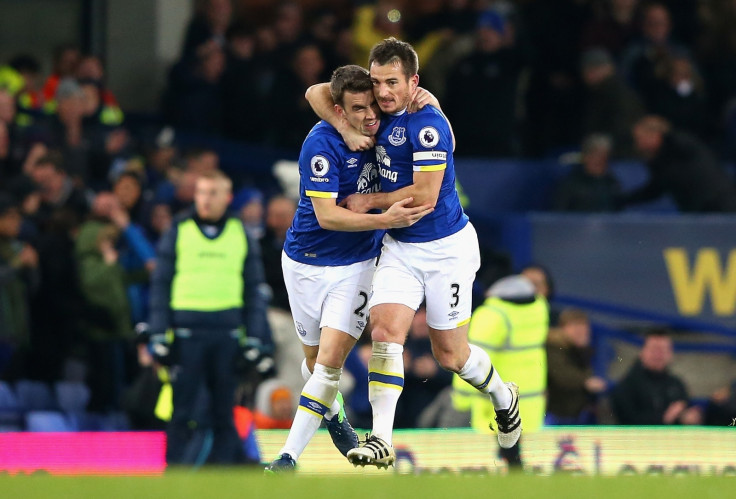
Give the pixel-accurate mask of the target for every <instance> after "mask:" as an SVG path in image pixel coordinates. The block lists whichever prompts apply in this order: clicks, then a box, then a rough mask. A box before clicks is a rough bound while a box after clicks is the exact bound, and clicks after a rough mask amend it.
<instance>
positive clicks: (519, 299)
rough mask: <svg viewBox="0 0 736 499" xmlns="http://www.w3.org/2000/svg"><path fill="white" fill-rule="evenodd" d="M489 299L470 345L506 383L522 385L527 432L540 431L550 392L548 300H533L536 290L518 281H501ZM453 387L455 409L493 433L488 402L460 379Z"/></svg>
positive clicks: (478, 313) (476, 318)
mask: <svg viewBox="0 0 736 499" xmlns="http://www.w3.org/2000/svg"><path fill="white" fill-rule="evenodd" d="M486 296H487V297H488V298H487V299H486V301H485V302H484V303H483V304H482V305H481V306H479V307H478V308H477V309H476V310H475V311H474V312H473V316H472V318H471V320H470V330H469V332H468V340H469V341H470V343H473V344H475V345H477V346H479V347H481V348H483V349H484V350H485V351H486V352H487V353H488V355H489V356H490V358H491V361H492V362H493V365H494V367H495V368H496V369H497V370H498V372H500V373H503V376H504V379H509V380H513V381H514V383H516V384H518V385H519V413H520V415H521V420H522V421H523V423H522V424H523V431H524V433H530V432H534V431H537V430H539V429H540V428H541V427H542V424H543V421H544V412H545V390H546V388H547V352H546V349H545V341H546V339H547V331H548V328H549V308H548V304H547V300H546V299H545V298H544V297H543V296H541V295H535V292H534V285H533V284H532V283H531V281H529V280H528V279H527V278H526V277H523V276H520V275H513V276H509V277H505V278H503V279H500V280H499V281H497V282H496V283H495V284H494V285H493V286H491V288H490V289H489V290H488V292H487V294H486ZM452 384H453V397H452V401H453V406H454V407H455V409H456V410H459V411H470V425H471V426H472V427H473V428H475V429H477V430H480V431H483V432H489V431H490V429H489V427H488V421H492V420H493V417H494V416H495V414H494V411H493V404H492V403H491V401H490V400H489V398H488V397H487V396H483V395H482V394H481V393H479V392H478V391H476V390H474V389H473V388H472V387H471V386H469V385H468V384H467V383H465V382H464V381H463V380H462V379H460V378H459V377H458V376H457V375H455V376H454V377H453V383H452Z"/></svg>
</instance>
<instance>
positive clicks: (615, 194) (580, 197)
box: [554, 134, 622, 213]
mask: <svg viewBox="0 0 736 499" xmlns="http://www.w3.org/2000/svg"><path fill="white" fill-rule="evenodd" d="M610 154H611V139H609V138H608V136H606V135H600V134H591V135H589V136H587V137H586V138H585V140H584V141H583V150H582V153H581V164H580V165H575V166H574V167H573V170H572V171H571V172H570V173H569V174H568V176H567V177H565V178H564V179H563V180H562V181H561V182H560V184H559V185H558V186H557V192H556V195H555V202H554V209H555V210H557V211H576V212H586V213H592V212H611V211H617V210H619V209H620V207H621V201H622V192H621V186H620V185H619V182H618V180H617V179H616V177H615V176H613V174H611V172H610V171H608V158H609V156H610Z"/></svg>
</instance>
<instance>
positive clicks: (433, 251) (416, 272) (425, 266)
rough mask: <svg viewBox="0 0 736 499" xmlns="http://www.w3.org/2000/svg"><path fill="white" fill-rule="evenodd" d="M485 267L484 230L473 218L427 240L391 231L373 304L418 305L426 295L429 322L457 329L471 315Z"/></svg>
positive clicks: (378, 271) (375, 282)
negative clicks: (477, 282)
mask: <svg viewBox="0 0 736 499" xmlns="http://www.w3.org/2000/svg"><path fill="white" fill-rule="evenodd" d="M479 268H480V250H479V248H478V235H477V234H476V232H475V228H474V227H473V226H472V225H471V223H470V222H468V224H467V225H466V226H465V227H463V228H462V229H461V230H460V231H458V232H456V233H455V234H452V235H450V236H447V237H443V238H442V239H436V240H434V241H428V242H424V243H403V242H401V241H397V240H396V239H394V238H393V237H391V236H389V235H388V234H386V235H385V236H384V237H383V249H382V251H381V256H380V258H379V259H378V267H377V268H376V273H375V275H374V276H373V287H372V290H371V297H370V300H369V307H375V306H376V305H380V304H382V303H400V304H402V305H406V306H407V307H409V308H412V309H413V310H417V309H418V308H419V305H421V304H422V301H423V300H425V299H426V306H427V324H428V325H429V327H431V328H433V329H438V330H447V329H455V328H456V327H459V326H462V325H464V324H467V323H468V322H469V321H470V314H471V312H472V305H473V304H472V301H473V281H474V280H475V273H476V272H477V271H478V269H479Z"/></svg>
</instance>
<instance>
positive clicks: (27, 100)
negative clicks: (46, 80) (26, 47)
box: [9, 54, 43, 127]
mask: <svg viewBox="0 0 736 499" xmlns="http://www.w3.org/2000/svg"><path fill="white" fill-rule="evenodd" d="M9 64H10V67H12V68H13V69H15V70H16V71H17V72H18V74H20V75H21V76H22V77H23V82H24V84H25V86H24V87H23V90H21V92H20V94H18V95H17V100H18V117H17V123H18V124H19V125H20V126H23V127H27V126H30V125H32V124H33V122H34V117H35V115H37V114H38V113H39V112H41V108H42V106H43V95H42V94H41V64H40V63H39V62H38V60H37V59H36V58H35V57H33V56H31V55H28V54H19V55H17V56H15V57H13V58H12V59H11V60H10V63H9Z"/></svg>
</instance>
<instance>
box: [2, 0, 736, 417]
mask: <svg viewBox="0 0 736 499" xmlns="http://www.w3.org/2000/svg"><path fill="white" fill-rule="evenodd" d="M196 4H197V5H196V9H195V12H193V17H192V19H191V22H190V24H189V25H188V27H187V30H186V36H185V39H184V41H183V46H182V52H181V57H180V59H179V60H178V61H177V62H176V64H174V65H173V66H172V68H171V70H170V73H169V77H168V83H167V86H166V88H165V89H163V92H162V98H161V106H160V109H157V110H156V109H152V110H150V115H149V116H146V117H145V119H144V120H141V119H140V116H137V117H135V118H136V119H132V117H130V116H126V110H125V109H124V107H121V105H120V103H118V101H117V100H116V98H115V95H114V94H113V92H111V91H110V88H109V84H110V82H109V81H107V80H106V77H105V66H104V60H103V59H102V58H101V57H100V56H98V55H96V54H86V53H84V52H83V51H82V50H81V49H80V47H77V46H75V45H64V46H59V47H58V48H57V49H56V50H55V52H54V53H53V54H48V56H49V58H52V59H53V70H52V72H51V73H50V74H44V73H42V71H41V67H42V66H43V64H42V63H41V62H42V61H39V60H38V59H36V58H34V57H33V56H30V55H26V54H25V52H24V51H23V47H18V50H17V55H16V56H15V57H13V58H11V59H10V60H8V61H0V305H1V308H0V332H1V334H0V373H1V375H2V378H3V379H4V380H6V381H9V382H11V383H16V382H18V381H19V380H28V379H32V380H37V381H41V382H42V383H44V384H51V383H54V384H58V383H59V382H66V383H70V382H71V383H79V384H82V385H83V386H84V387H86V389H87V390H88V392H84V393H87V395H84V393H83V394H82V395H81V400H82V401H83V402H82V405H83V407H81V409H82V410H83V411H86V412H90V413H98V414H108V413H119V412H120V411H122V410H125V411H127V413H128V417H129V424H132V425H133V426H134V427H141V428H144V427H152V426H153V427H155V426H156V424H157V423H156V418H155V416H154V415H153V407H152V405H155V401H156V395H157V392H156V391H155V390H156V387H158V388H160V384H161V380H160V379H158V377H157V376H155V375H151V372H150V369H149V368H150V366H151V362H152V359H151V358H150V355H147V353H146V349H145V348H140V347H143V345H138V344H136V333H135V331H134V325H135V324H136V323H138V322H142V321H145V320H146V317H147V307H148V302H147V300H148V283H149V277H150V274H151V272H152V270H153V268H154V267H155V265H156V258H155V247H156V243H157V241H158V240H159V238H160V236H161V235H162V233H164V232H165V231H166V230H168V229H169V227H170V226H171V223H172V218H173V217H175V216H176V215H177V213H180V212H181V211H182V210H185V209H187V208H188V207H189V206H190V205H191V203H192V196H193V188H194V181H195V179H196V178H197V176H198V175H199V174H201V173H203V172H208V171H212V170H214V169H217V168H218V167H219V166H220V156H219V151H218V150H217V148H212V147H209V146H201V145H200V144H199V143H197V141H196V140H190V141H187V143H186V144H182V143H181V142H180V141H177V140H176V137H177V136H178V135H179V134H180V133H188V134H190V135H188V136H189V137H197V134H202V136H205V135H206V136H210V137H211V136H212V135H215V136H216V137H221V138H223V139H226V140H229V141H232V142H234V143H240V142H244V143H248V144H255V145H258V146H263V147H270V148H274V149H275V150H278V151H285V152H286V155H287V156H288V157H292V158H293V157H295V155H296V153H297V152H298V149H299V147H300V145H301V143H302V141H303V139H304V137H305V135H306V133H307V132H308V131H309V129H310V128H311V127H312V126H313V124H314V123H315V121H316V117H315V115H314V114H313V112H312V111H311V109H310V108H309V106H308V104H307V102H306V100H305V99H304V92H305V90H306V89H307V88H308V87H309V86H310V85H312V84H315V83H318V82H322V81H327V80H328V79H329V76H330V74H331V72H332V70H333V69H334V68H336V67H337V66H339V65H343V64H347V63H356V64H362V65H365V64H366V61H367V53H368V51H369V50H370V47H371V46H372V45H373V44H374V43H375V42H377V41H379V40H381V39H383V38H385V37H388V36H395V37H397V38H400V39H402V40H406V41H410V42H411V43H412V44H414V46H415V47H416V49H417V52H418V54H419V58H420V61H421V67H420V70H419V73H420V76H421V81H420V84H421V85H422V86H424V87H425V88H427V89H428V90H430V91H431V92H433V93H434V94H435V95H436V96H437V97H438V98H439V100H440V102H441V103H442V105H443V109H444V111H445V112H446V114H447V116H448V117H449V119H450V121H451V122H452V124H453V128H454V132H455V134H456V137H457V143H458V147H457V151H456V155H457V156H459V157H462V156H468V157H526V158H540V157H550V156H555V155H558V154H560V153H563V152H567V151H577V150H579V149H580V147H581V145H582V150H583V155H582V158H583V159H582V166H581V167H580V168H579V169H576V170H574V171H573V172H572V173H571V176H570V177H569V178H568V179H565V181H563V183H562V184H561V185H560V186H559V189H558V194H557V196H556V198H555V201H554V205H551V206H549V209H560V210H569V211H616V210H619V209H621V208H622V207H623V206H625V205H627V204H629V203H635V202H639V201H642V200H645V199H648V198H647V196H649V198H651V196H654V195H658V194H661V192H663V191H667V190H669V191H670V192H671V193H672V194H673V196H674V198H675V200H676V202H677V204H678V207H679V208H680V209H681V210H682V211H696V212H704V211H736V195H734V193H736V188H734V187H733V182H732V180H731V178H730V177H728V176H727V174H726V173H723V171H725V170H724V169H723V164H725V163H728V162H730V161H732V160H733V159H734V157H733V155H734V153H736V151H735V150H734V149H733V144H735V143H736V140H735V139H736V105H735V104H736V3H734V2H733V1H730V0H710V1H688V0H660V1H653V2H650V1H640V0H516V1H512V0H495V1H494V0H424V1H421V2H418V1H417V2H413V1H408V0H405V1H399V0H388V1H386V0H379V1H377V2H357V1H350V0H332V1H317V0H310V1H306V0H304V1H301V2H299V1H284V2H278V3H276V2H257V1H248V0H242V1H239V2H238V1H235V2H231V1H229V0H202V1H199V2H196ZM652 115H656V116H652ZM142 121H144V122H145V124H146V126H141V122H142ZM152 123H153V124H155V126H150V125H151V124H152ZM632 131H634V132H636V133H632ZM647 134H649V135H647ZM652 134H654V135H658V136H659V137H660V139H661V137H663V136H666V137H669V138H668V139H667V140H665V142H666V143H667V144H669V147H670V149H669V152H668V154H669V155H670V156H668V157H670V158H673V159H677V160H680V159H682V156H684V155H685V154H684V153H683V154H678V153H677V152H678V151H680V152H682V151H687V153H688V154H689V153H692V155H693V156H689V157H688V161H690V165H693V168H692V169H689V170H688V169H687V168H685V167H683V169H678V172H679V173H677V172H675V173H674V177H677V178H676V179H675V180H672V179H673V175H672V174H670V173H671V172H670V173H667V168H668V164H664V165H662V163H663V162H665V163H666V161H665V159H662V156H661V155H660V157H659V158H657V155H658V154H659V152H660V149H659V147H660V146H659V145H657V144H655V145H654V146H652V143H651V135H652ZM668 141H669V142H668ZM655 142H656V139H655ZM202 143H205V142H202ZM672 151H675V152H674V153H673V152H672ZM638 157H641V158H642V159H644V160H646V161H648V162H649V164H650V168H654V167H655V166H657V167H659V168H660V170H657V171H659V173H656V171H655V170H654V169H653V170H652V174H653V175H655V176H656V175H658V174H659V175H660V176H661V177H660V184H661V185H659V186H657V188H654V187H651V186H650V187H651V188H650V190H649V191H647V192H638V193H635V194H629V195H624V194H622V193H621V192H620V188H619V187H618V185H617V184H616V181H615V178H613V177H612V176H611V174H610V173H609V172H608V171H607V166H606V165H607V162H608V161H609V158H638ZM705 163H708V165H710V166H708V167H707V168H706V167H701V165H703V164H705ZM696 166H697V167H696ZM662 170H663V171H662ZM683 171H684V172H685V173H682V172H683ZM231 173H232V172H231ZM683 175H685V177H684V178H683ZM233 176H234V177H235V179H236V181H237V185H236V196H235V198H234V201H233V206H232V209H233V210H234V211H235V212H237V213H239V214H240V216H241V217H242V218H243V220H244V221H245V223H246V226H247V227H248V228H249V229H250V230H251V231H252V233H253V234H254V235H255V236H256V237H257V238H259V239H260V241H261V245H262V248H263V258H264V263H265V267H266V270H267V280H268V284H269V285H270V287H271V290H272V301H271V308H272V313H271V314H270V315H269V319H270V320H272V321H273V323H272V324H271V326H272V329H273V331H274V335H275V336H276V338H275V342H276V345H277V351H275V352H258V353H257V355H255V356H253V355H251V357H250V358H249V360H250V361H249V362H246V365H245V367H244V389H243V390H242V396H241V399H240V400H238V401H237V402H238V403H240V404H242V405H244V406H248V407H251V408H254V409H256V410H257V412H260V413H262V415H263V417H260V418H259V419H258V418H257V419H258V421H260V423H259V424H260V425H262V426H263V427H286V428H288V419H289V418H290V417H291V413H292V412H293V397H294V394H295V393H297V394H298V390H299V389H300V387H301V384H302V380H301V376H300V374H299V372H298V371H299V368H298V366H299V363H300V360H299V359H300V357H301V351H300V349H299V347H298V342H297V339H296V338H295V337H292V336H293V323H291V322H290V319H289V318H288V301H287V299H286V292H285V289H284V284H283V279H282V276H281V275H280V263H279V262H280V255H281V245H282V244H283V238H284V234H285V231H286V230H287V229H288V227H289V225H290V223H291V217H292V216H293V213H294V209H295V204H294V200H293V199H291V198H290V197H289V196H288V195H284V194H288V193H281V192H278V191H277V190H273V189H259V188H258V187H257V186H258V185H259V182H258V173H257V172H250V171H248V170H247V168H246V169H244V170H242V171H238V172H235V174H234V175H233ZM724 179H725V181H724ZM700 181H702V182H703V184H702V185H703V187H702V188H699V189H692V188H691V186H692V182H700ZM668 182H669V183H668ZM662 185H664V187H663V186H662ZM699 185H700V184H699ZM714 186H717V188H715V187H714ZM688 188H689V189H690V191H693V192H694V194H693V196H695V197H698V196H700V197H703V196H706V193H708V192H711V191H718V192H719V193H721V195H720V196H719V197H718V198H717V199H715V200H713V199H692V196H691V197H688V196H689V195H687V196H686V195H684V194H683V197H679V196H678V194H680V193H681V192H680V191H682V190H683V189H685V190H687V189H688ZM573 316H574V318H578V319H579V317H577V316H575V315H574V314H573ZM417 317H418V319H417V321H415V325H414V326H413V327H412V331H411V333H410V340H409V342H408V343H407V356H408V358H407V361H406V366H407V377H406V386H407V389H406V391H405V393H404V396H403V398H402V405H401V406H400V408H399V413H398V417H397V425H398V426H403V427H414V426H417V425H418V424H419V420H420V415H421V410H422V409H423V408H425V407H427V406H429V405H430V403H431V402H432V401H433V400H435V396H436V394H438V393H440V392H442V391H443V389H444V388H446V387H448V386H450V385H451V381H452V378H451V376H450V375H449V374H447V373H445V372H443V371H442V370H441V369H439V368H438V366H437V364H436V362H434V359H433V358H432V356H431V351H430V350H429V347H428V345H429V342H428V338H427V333H426V323H425V324H423V323H422V321H421V318H422V315H421V314H418V316H417ZM581 320H582V319H581ZM583 322H585V321H583ZM284 331H286V332H284ZM556 338H557V339H556V340H555V341H562V340H559V337H556ZM582 347H586V345H582ZM582 347H581V348H582ZM369 351H370V348H368V349H365V348H358V349H357V350H356V352H355V355H354V356H352V358H351V360H349V362H348V366H347V370H348V371H350V372H351V374H353V376H352V377H353V379H354V382H353V386H352V387H351V393H352V397H350V398H351V400H352V406H351V410H352V412H353V417H354V425H356V426H361V425H366V424H368V423H367V422H368V421H369V420H370V419H369V418H370V407H369V405H368V400H367V384H366V383H367V381H366V382H363V381H362V380H366V377H367V370H366V367H365V366H366V362H367V355H368V354H369ZM251 353H252V352H251ZM580 355H582V357H580V358H584V357H585V355H584V354H583V353H581V354H580ZM264 357H274V358H275V359H276V363H275V368H273V369H271V368H270V367H269V366H266V364H267V363H266V364H264V363H263V362H262V361H263V359H264ZM578 360H579V359H578ZM264 366H266V367H264ZM585 369H587V367H585ZM289 371H295V377H294V376H293V375H292V374H291V373H290V372H289ZM586 372H587V371H586ZM274 375H275V376H276V377H274ZM290 376H292V377H294V378H295V379H292V380H290V379H289V377H290ZM591 376H592V374H591V373H588V374H587V376H586V377H585V378H581V379H582V381H581V382H582V383H584V382H585V381H586V380H587V379H588V378H589V377H591ZM264 380H265V381H264ZM275 380H280V382H279V383H276V382H275ZM590 383H591V384H592V385H595V386H594V388H591V389H590V390H589V392H590V393H589V394H590V395H593V394H595V393H600V392H601V391H604V389H603V388H601V385H600V383H597V382H590ZM151 387H152V388H151ZM149 388H151V389H153V392H154V394H153V395H150V394H149V396H143V395H141V394H142V393H145V392H146V390H148V389H149ZM261 388H262V389H263V390H261V391H259V389H261ZM132 389H136V390H140V391H135V392H131V390H132ZM285 390H289V391H290V392H291V398H290V395H289V392H287V391H285ZM561 393H564V391H563V392H561ZM721 395H723V394H721ZM728 396H729V395H728V393H727V394H726V395H725V397H721V398H722V399H723V400H727V399H728ZM731 397H732V395H731ZM0 398H2V397H0ZM289 400H291V401H292V404H286V403H285V401H286V402H288V401H289ZM584 402H585V403H584V404H583V405H585V406H586V407H587V399H585V401H584ZM146 404H147V405H146ZM141 405H144V407H141ZM563 405H564V404H563ZM557 406H559V404H557ZM44 408H57V409H58V408H59V405H58V402H49V403H48V404H47V406H44ZM141 414H143V416H141ZM147 416H150V417H147Z"/></svg>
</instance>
